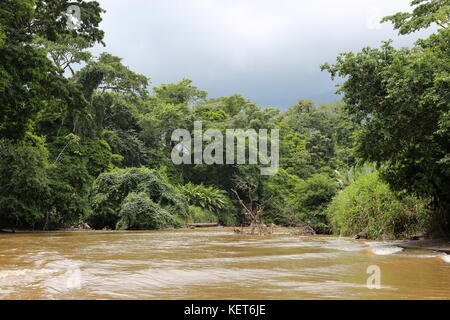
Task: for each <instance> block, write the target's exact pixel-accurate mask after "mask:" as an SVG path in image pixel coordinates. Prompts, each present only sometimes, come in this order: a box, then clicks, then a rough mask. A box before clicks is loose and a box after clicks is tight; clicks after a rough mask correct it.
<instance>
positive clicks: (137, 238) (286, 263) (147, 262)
mask: <svg viewBox="0 0 450 320" xmlns="http://www.w3.org/2000/svg"><path fill="white" fill-rule="evenodd" d="M370 266H375V268H379V271H380V285H381V287H380V288H379V289H369V288H368V287H367V280H368V278H369V277H370V276H371V274H368V273H367V269H368V267H370ZM0 299H450V256H448V255H445V254H444V253H437V252H432V251H426V250H413V249H408V250H404V249H401V248H399V247H398V246H396V245H395V243H384V242H369V241H357V240H351V239H340V238H335V237H296V236H292V235H289V234H274V235H270V236H266V237H257V236H254V237H252V236H245V235H235V234H233V233H231V232H230V230H228V229H219V228H218V229H207V230H201V229H198V230H170V231H154V232H99V231H97V232H52V233H29V234H4V235H0Z"/></svg>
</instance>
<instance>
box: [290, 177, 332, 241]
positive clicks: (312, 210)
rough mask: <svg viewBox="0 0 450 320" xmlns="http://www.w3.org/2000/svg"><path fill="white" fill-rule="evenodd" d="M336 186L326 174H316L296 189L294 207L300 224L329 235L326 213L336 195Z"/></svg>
mask: <svg viewBox="0 0 450 320" xmlns="http://www.w3.org/2000/svg"><path fill="white" fill-rule="evenodd" d="M337 190H338V184H337V183H336V182H335V181H334V180H333V179H332V178H330V177H329V176H328V175H327V174H316V175H313V176H312V177H311V178H309V179H308V180H306V181H304V182H303V183H301V184H299V185H298V186H297V187H296V193H297V198H296V200H295V202H294V206H295V208H296V210H297V212H298V217H299V220H300V221H301V222H306V223H308V224H309V225H310V226H311V227H312V228H313V229H314V230H315V231H316V232H317V233H329V231H330V230H329V229H330V228H329V222H328V217H327V213H326V209H327V206H328V204H329V203H330V202H331V200H332V199H333V197H334V196H335V195H336V192H337Z"/></svg>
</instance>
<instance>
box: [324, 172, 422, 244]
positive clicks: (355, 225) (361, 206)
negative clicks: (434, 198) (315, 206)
mask: <svg viewBox="0 0 450 320" xmlns="http://www.w3.org/2000/svg"><path fill="white" fill-rule="evenodd" d="M427 204H428V203H427V201H424V200H419V199H417V198H415V197H413V196H406V197H403V198H399V197H398V196H397V195H396V194H395V193H393V192H392V191H391V189H390V188H389V185H388V184H386V183H385V182H383V181H382V180H381V179H380V178H379V175H378V172H372V173H370V174H368V175H364V176H361V177H359V178H358V179H357V180H356V181H355V182H354V183H352V184H350V186H348V187H347V188H345V189H344V190H343V191H341V192H340V193H339V194H338V195H337V196H336V197H335V198H334V199H333V201H332V202H331V204H330V206H329V207H328V214H329V217H330V221H331V224H332V229H333V232H334V233H336V234H339V235H343V236H351V235H355V234H357V233H359V232H365V233H366V234H367V236H368V237H369V239H380V238H390V239H394V238H400V237H405V236H408V235H413V234H416V233H420V232H423V231H424V230H425V229H426V227H427V224H428V221H429V216H430V214H429V211H428V209H427Z"/></svg>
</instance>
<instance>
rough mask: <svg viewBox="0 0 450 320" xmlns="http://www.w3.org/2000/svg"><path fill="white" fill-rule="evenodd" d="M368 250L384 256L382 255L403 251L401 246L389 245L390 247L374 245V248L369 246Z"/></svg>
mask: <svg viewBox="0 0 450 320" xmlns="http://www.w3.org/2000/svg"><path fill="white" fill-rule="evenodd" d="M369 250H370V251H371V252H372V253H373V254H376V255H382V256H384V255H391V254H394V253H397V252H401V251H403V248H400V247H394V246H391V247H374V248H370V249H369Z"/></svg>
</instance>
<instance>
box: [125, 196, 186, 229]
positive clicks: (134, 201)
mask: <svg viewBox="0 0 450 320" xmlns="http://www.w3.org/2000/svg"><path fill="white" fill-rule="evenodd" d="M119 215H120V220H119V221H118V222H117V224H116V229H119V230H154V229H161V228H164V227H167V226H169V225H170V226H178V222H177V221H176V220H175V218H174V217H173V215H172V213H170V212H169V211H167V210H166V209H163V208H162V207H161V206H160V205H159V204H157V203H155V202H153V201H152V199H150V198H149V196H148V195H147V194H146V193H143V192H141V193H134V192H133V193H130V194H129V195H128V196H127V197H126V198H125V200H124V201H123V203H122V206H121V208H120V212H119Z"/></svg>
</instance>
